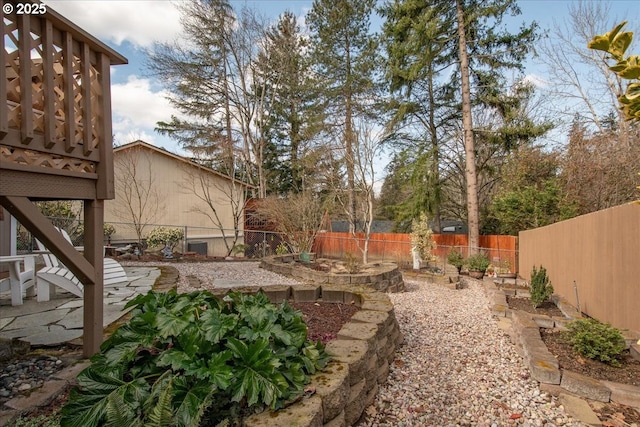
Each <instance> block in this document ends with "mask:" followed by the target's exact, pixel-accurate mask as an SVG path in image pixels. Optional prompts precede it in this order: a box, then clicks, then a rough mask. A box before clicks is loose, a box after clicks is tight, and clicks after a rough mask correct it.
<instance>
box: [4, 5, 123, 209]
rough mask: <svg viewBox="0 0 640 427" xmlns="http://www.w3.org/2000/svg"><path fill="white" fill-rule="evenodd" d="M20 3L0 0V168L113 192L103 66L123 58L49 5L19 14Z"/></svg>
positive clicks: (102, 193) (99, 194) (104, 195)
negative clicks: (0, 58) (0, 60)
mask: <svg viewBox="0 0 640 427" xmlns="http://www.w3.org/2000/svg"><path fill="white" fill-rule="evenodd" d="M24 3H25V2H20V3H18V2H13V1H9V2H7V1H4V2H3V6H5V5H7V6H8V5H12V6H13V7H12V8H7V9H13V12H12V13H8V14H7V13H4V14H3V17H2V20H0V25H2V34H3V37H2V38H0V51H1V52H3V55H4V57H5V66H4V67H0V102H2V104H1V105H0V107H1V108H0V168H1V169H6V170H15V171H23V172H28V173H45V174H52V175H62V176H69V177H77V178H85V179H91V180H99V181H98V183H96V187H95V192H96V198H98V199H108V198H111V196H112V195H113V170H112V167H111V168H110V167H109V163H111V158H110V156H111V151H112V141H111V138H112V126H111V98H110V70H109V68H110V65H112V64H114V65H115V64H124V63H126V62H127V61H126V59H125V58H124V57H122V56H121V55H120V54H118V53H117V52H115V51H113V50H112V49H110V48H109V47H107V46H106V45H104V44H103V43H101V42H100V41H98V40H97V39H95V38H94V37H93V36H91V35H89V34H88V33H86V32H85V31H83V30H82V29H80V28H79V27H77V26H76V25H74V24H72V23H71V22H70V21H68V20H67V19H66V18H64V17H62V16H61V15H59V14H58V13H56V12H55V11H53V10H52V9H51V8H50V7H45V5H42V4H40V3H38V2H35V3H33V4H34V5H40V8H39V10H40V11H41V12H44V13H43V14H26V13H22V14H19V13H18V12H19V11H20V6H19V5H20V4H24ZM24 10H26V8H24V7H23V10H22V11H23V12H24ZM29 10H34V9H33V8H31V9H29ZM109 169H111V170H109Z"/></svg>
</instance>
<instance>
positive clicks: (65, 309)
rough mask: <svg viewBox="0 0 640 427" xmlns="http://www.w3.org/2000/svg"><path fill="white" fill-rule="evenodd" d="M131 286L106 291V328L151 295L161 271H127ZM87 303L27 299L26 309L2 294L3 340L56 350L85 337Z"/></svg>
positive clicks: (70, 298) (63, 297)
mask: <svg viewBox="0 0 640 427" xmlns="http://www.w3.org/2000/svg"><path fill="white" fill-rule="evenodd" d="M125 271H126V272H127V277H128V278H129V281H128V282H123V283H116V284H114V285H109V286H105V288H104V317H103V319H104V320H103V325H104V326H105V327H107V326H109V325H110V324H111V323H113V322H115V321H116V320H118V319H119V318H120V317H122V316H123V315H124V314H126V312H127V311H129V310H123V309H124V306H125V305H126V304H127V302H128V301H130V300H131V299H132V298H134V297H135V296H136V295H139V294H144V293H147V292H148V291H149V290H151V288H152V287H153V284H154V282H155V280H156V279H157V278H158V276H160V269H158V268H150V267H125ZM83 305H84V301H83V300H82V298H77V297H75V296H74V295H72V294H70V293H66V292H60V293H58V294H56V296H55V297H53V298H52V299H51V300H50V301H43V302H38V301H37V300H36V297H30V298H25V300H24V304H22V305H16V306H12V305H11V295H10V294H9V293H8V292H7V293H3V294H0V338H9V339H10V338H21V339H23V340H24V341H28V342H29V343H31V345H44V346H53V345H59V344H63V343H65V342H67V341H71V340H74V339H77V338H80V337H81V336H82V311H83V308H82V307H83Z"/></svg>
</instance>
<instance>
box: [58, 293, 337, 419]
mask: <svg viewBox="0 0 640 427" xmlns="http://www.w3.org/2000/svg"><path fill="white" fill-rule="evenodd" d="M131 306H134V307H135V308H134V309H133V310H132V318H131V320H130V321H129V322H128V323H127V324H125V325H123V326H121V327H120V328H118V329H117V330H116V331H115V332H114V333H113V334H112V335H111V336H110V337H109V338H108V339H107V340H106V341H105V342H104V343H103V344H102V347H101V352H100V353H99V354H97V355H95V356H94V357H93V358H92V359H91V362H92V364H91V366H89V367H88V368H86V369H85V370H84V371H82V372H81V373H80V374H79V375H78V379H77V380H78V386H77V387H75V388H74V389H72V391H71V395H70V399H69V402H68V403H67V404H66V405H65V406H64V408H63V409H62V419H61V423H60V424H61V426H63V427H65V426H78V427H80V426H81V427H91V426H99V425H119V426H128V427H129V426H142V425H145V426H146V425H154V426H160V425H167V426H198V425H214V426H215V425H216V424H217V423H222V422H225V423H226V422H229V421H231V422H232V424H236V423H237V420H238V419H239V416H240V414H242V413H246V412H247V411H253V410H260V409H262V408H264V407H270V408H274V409H277V408H281V407H283V406H285V405H286V404H287V402H289V401H291V400H292V399H294V398H295V397H297V396H298V395H300V394H301V393H302V391H303V388H304V385H305V384H306V383H308V382H309V375H310V374H313V373H314V372H316V370H317V369H320V368H322V367H323V366H324V365H325V364H326V362H327V361H328V356H327V354H326V352H325V351H324V346H323V345H322V344H321V343H320V342H319V341H318V342H316V343H313V342H311V341H308V340H307V327H306V325H305V324H304V322H303V321H302V315H301V313H300V312H299V311H296V310H294V309H293V308H291V306H289V305H288V304H287V303H286V302H283V303H282V304H281V305H280V306H275V305H273V304H271V303H270V302H269V300H268V299H267V297H266V296H265V295H264V294H257V295H244V294H240V293H231V294H229V295H227V296H225V297H224V298H223V299H218V298H216V297H215V296H214V295H212V294H211V293H210V292H207V291H199V292H193V293H190V294H177V293H176V292H175V291H171V292H169V293H166V294H165V293H156V292H153V291H152V292H149V293H148V294H146V295H140V296H138V297H136V298H135V299H133V300H132V301H131V302H129V303H128V304H127V307H131Z"/></svg>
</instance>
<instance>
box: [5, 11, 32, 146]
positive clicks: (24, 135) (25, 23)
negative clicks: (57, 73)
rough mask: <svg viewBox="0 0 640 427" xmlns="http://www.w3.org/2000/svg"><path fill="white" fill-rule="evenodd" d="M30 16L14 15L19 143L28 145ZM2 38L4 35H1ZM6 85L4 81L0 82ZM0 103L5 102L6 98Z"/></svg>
mask: <svg viewBox="0 0 640 427" xmlns="http://www.w3.org/2000/svg"><path fill="white" fill-rule="evenodd" d="M30 19H31V16H30V15H27V14H24V15H16V21H17V24H18V37H19V39H18V50H19V56H20V65H19V66H20V133H21V138H20V141H21V142H22V144H25V145H29V144H30V143H31V140H32V139H33V96H32V95H33V89H32V88H31V74H32V73H31V66H32V64H31V29H30ZM3 36H4V35H3ZM1 83H2V84H6V83H5V81H2V82H1ZM2 102H6V98H4V99H3V101H2Z"/></svg>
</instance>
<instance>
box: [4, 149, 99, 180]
mask: <svg viewBox="0 0 640 427" xmlns="http://www.w3.org/2000/svg"><path fill="white" fill-rule="evenodd" d="M0 161H4V162H9V163H13V164H21V165H26V166H39V167H43V168H53V169H58V170H67V171H73V172H84V173H95V171H96V165H95V163H93V162H90V161H88V160H79V159H75V158H71V157H65V156H58V155H52V154H47V153H42V152H38V151H33V150H26V149H23V148H17V147H7V146H3V145H0Z"/></svg>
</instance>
